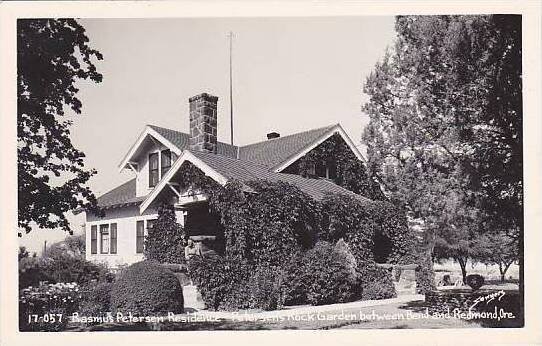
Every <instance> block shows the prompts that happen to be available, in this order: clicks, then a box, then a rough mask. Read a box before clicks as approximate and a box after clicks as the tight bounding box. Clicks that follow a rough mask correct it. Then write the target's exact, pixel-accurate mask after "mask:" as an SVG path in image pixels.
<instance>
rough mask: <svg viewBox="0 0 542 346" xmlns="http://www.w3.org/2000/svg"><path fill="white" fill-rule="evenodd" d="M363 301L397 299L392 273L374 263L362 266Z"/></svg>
mask: <svg viewBox="0 0 542 346" xmlns="http://www.w3.org/2000/svg"><path fill="white" fill-rule="evenodd" d="M360 267H361V268H360V269H359V270H360V275H361V281H362V295H361V298H362V299H363V300H373V299H388V298H395V297H397V292H396V291H395V286H394V285H393V281H392V278H391V273H390V272H389V271H388V270H387V269H384V268H379V267H377V266H376V265H375V264H374V263H365V264H362V265H361V266H360Z"/></svg>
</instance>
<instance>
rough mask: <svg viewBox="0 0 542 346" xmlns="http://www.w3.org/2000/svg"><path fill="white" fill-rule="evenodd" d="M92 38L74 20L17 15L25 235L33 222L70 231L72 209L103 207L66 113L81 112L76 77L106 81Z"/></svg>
mask: <svg viewBox="0 0 542 346" xmlns="http://www.w3.org/2000/svg"><path fill="white" fill-rule="evenodd" d="M88 41H89V39H88V37H87V36H86V34H85V29H84V28H83V27H82V26H81V25H80V24H79V23H78V22H77V21H75V20H74V19H19V20H18V21H17V47H18V50H17V94H18V98H17V142H18V146H17V155H18V167H17V168H18V181H19V186H18V194H19V195H18V198H19V201H18V215H19V227H20V228H22V229H24V230H25V231H26V233H28V232H30V231H31V224H32V223H35V224H37V226H39V227H41V228H56V227H60V228H62V229H64V230H65V231H68V232H70V233H71V230H70V228H69V223H68V220H67V219H66V216H65V213H66V212H67V211H70V210H74V209H77V208H81V207H85V208H88V209H90V210H93V211H95V212H98V213H99V211H98V210H97V208H96V198H95V196H94V194H93V193H92V191H91V190H90V189H89V188H88V187H87V186H85V184H86V182H87V181H88V180H89V178H90V177H91V176H92V175H94V174H95V173H96V171H95V170H86V169H85V167H84V161H83V159H84V157H85V155H84V154H83V153H82V152H81V151H80V150H78V149H76V148H75V147H74V146H73V144H72V142H71V139H70V129H69V128H70V125H71V124H72V121H71V120H69V119H68V118H67V117H68V114H67V113H66V109H67V108H69V109H71V110H72V111H73V112H75V113H76V114H80V113H81V107H82V103H81V101H80V100H79V99H78V98H77V92H78V91H79V90H78V89H77V87H76V82H77V80H81V79H83V80H86V79H88V80H91V81H93V82H96V83H99V82H101V80H102V75H101V74H100V73H98V72H97V70H96V67H95V66H94V63H93V60H94V59H98V60H101V59H102V55H101V54H100V52H98V51H97V50H94V49H92V48H90V47H89V46H88ZM19 236H21V233H19Z"/></svg>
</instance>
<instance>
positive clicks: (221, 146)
mask: <svg viewBox="0 0 542 346" xmlns="http://www.w3.org/2000/svg"><path fill="white" fill-rule="evenodd" d="M147 126H149V127H150V128H152V129H153V130H155V131H156V132H158V133H159V134H160V135H162V136H163V137H164V138H165V139H167V140H168V141H170V142H171V143H172V144H173V145H175V146H176V147H177V148H179V150H181V151H182V150H185V149H188V143H189V138H190V135H189V134H188V133H184V132H179V131H175V130H171V129H166V128H164V127H159V126H155V125H147ZM216 153H217V154H218V155H224V156H227V157H234V158H235V157H237V146H235V145H231V144H227V143H223V142H217V145H216Z"/></svg>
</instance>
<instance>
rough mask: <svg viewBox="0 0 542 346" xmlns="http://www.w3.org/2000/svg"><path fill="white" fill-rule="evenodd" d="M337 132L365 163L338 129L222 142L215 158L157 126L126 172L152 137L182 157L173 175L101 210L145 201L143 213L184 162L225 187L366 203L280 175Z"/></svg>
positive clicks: (119, 195)
mask: <svg viewBox="0 0 542 346" xmlns="http://www.w3.org/2000/svg"><path fill="white" fill-rule="evenodd" d="M335 133H337V134H339V135H340V136H342V138H343V139H344V140H345V142H346V143H347V145H348V146H349V147H350V149H351V150H352V151H353V152H354V154H355V155H356V156H357V157H358V158H359V159H360V160H364V159H363V157H362V155H361V153H360V152H359V150H358V149H357V148H356V147H355V145H354V143H353V142H352V140H351V139H350V138H349V137H348V135H347V134H346V133H345V131H344V129H343V128H342V127H341V126H340V125H339V124H335V125H329V126H325V127H321V128H317V129H312V130H308V131H304V132H299V133H295V134H292V135H288V136H283V137H279V138H274V139H270V140H266V141H262V142H258V143H253V144H250V145H245V146H235V145H231V144H227V143H223V142H217V153H216V154H211V153H205V152H199V151H191V150H188V148H189V134H187V133H184V132H179V131H175V130H171V129H167V128H163V127H159V126H155V125H147V126H146V128H145V130H144V131H143V132H142V133H141V135H140V136H139V138H138V140H137V142H136V143H135V144H134V145H133V146H132V148H131V149H130V152H129V153H128V154H127V155H126V156H125V158H124V159H123V161H122V162H121V165H120V167H121V169H122V168H123V167H125V166H129V165H130V159H131V157H132V156H133V155H134V154H135V153H137V152H138V150H140V147H141V144H142V143H143V141H144V139H145V138H148V136H151V137H152V138H151V139H152V140H153V141H154V140H158V141H159V142H161V143H162V144H163V145H165V146H166V147H168V148H170V149H171V150H172V151H175V152H176V153H177V154H178V155H179V158H178V159H177V161H176V162H175V163H174V164H173V167H172V169H170V171H169V172H168V174H167V175H166V176H165V177H164V178H163V179H162V180H161V181H160V182H159V184H158V185H157V186H156V187H155V188H154V189H153V191H151V193H150V194H148V195H147V196H141V197H135V195H136V191H135V190H136V186H135V179H134V180H131V181H129V182H127V183H125V184H123V185H121V186H119V187H117V188H115V189H113V190H111V191H109V192H108V193H106V194H104V195H103V196H101V197H99V198H98V203H99V205H100V206H102V207H112V206H114V205H126V204H140V203H141V202H143V204H142V205H141V207H140V209H141V208H142V209H146V208H147V207H148V206H149V205H150V203H151V202H152V200H154V198H156V196H157V195H158V194H159V193H160V191H161V189H162V188H163V187H164V186H165V184H166V183H167V182H166V180H167V179H168V177H169V179H171V177H172V176H173V174H174V173H175V172H174V171H175V170H176V169H178V168H179V167H180V165H181V164H182V162H181V161H184V160H187V161H190V162H192V163H194V164H196V166H198V167H199V168H200V169H202V170H203V171H205V173H206V174H207V175H209V176H211V178H213V179H215V180H216V181H218V182H220V183H221V184H225V183H226V182H227V181H229V180H231V179H235V180H238V181H241V182H243V183H245V182H248V181H253V180H256V179H264V180H269V181H284V182H288V183H290V184H293V185H295V186H297V187H298V188H300V189H301V190H302V191H304V192H305V193H307V194H309V195H310V196H312V197H313V198H315V199H321V198H322V197H323V196H324V195H325V194H327V193H340V194H349V195H352V196H355V197H356V198H358V199H361V200H364V201H369V200H368V199H367V198H365V197H362V196H360V195H357V194H355V193H353V192H351V191H349V190H347V189H344V188H342V187H340V186H338V185H336V184H335V183H333V182H332V181H329V180H326V179H309V178H303V177H301V176H298V175H294V174H285V173H281V172H282V170H283V169H284V168H286V167H288V166H289V165H290V164H291V163H293V162H295V161H296V160H297V159H299V158H300V157H302V156H303V155H305V154H306V153H307V152H309V151H310V150H312V149H313V148H315V147H316V146H318V145H319V144H320V143H322V142H323V141H325V140H326V139H327V138H329V137H330V136H332V135H333V134H335ZM162 181H164V182H162Z"/></svg>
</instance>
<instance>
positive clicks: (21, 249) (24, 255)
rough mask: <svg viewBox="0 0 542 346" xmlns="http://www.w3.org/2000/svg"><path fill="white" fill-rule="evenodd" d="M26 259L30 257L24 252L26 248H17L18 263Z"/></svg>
mask: <svg viewBox="0 0 542 346" xmlns="http://www.w3.org/2000/svg"><path fill="white" fill-rule="evenodd" d="M28 257H30V254H29V253H28V251H27V250H26V246H19V255H18V258H19V261H20V260H22V259H23V258H28Z"/></svg>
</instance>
